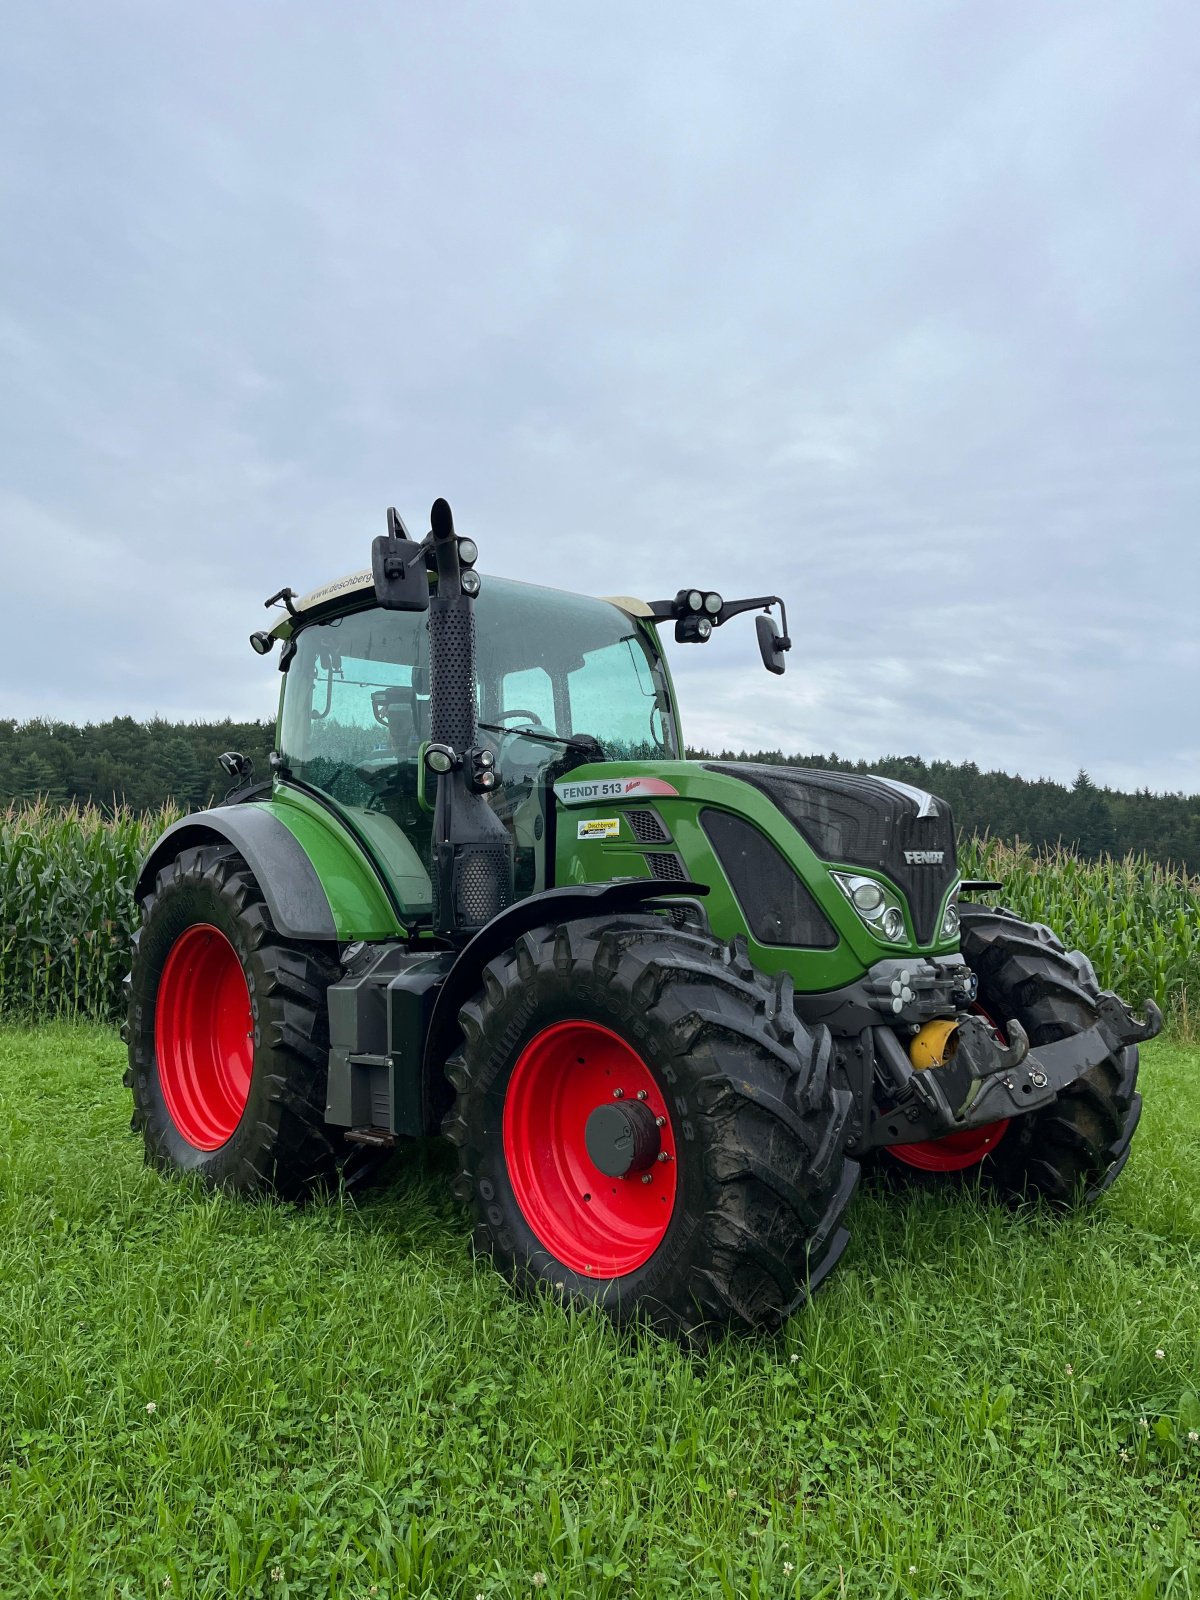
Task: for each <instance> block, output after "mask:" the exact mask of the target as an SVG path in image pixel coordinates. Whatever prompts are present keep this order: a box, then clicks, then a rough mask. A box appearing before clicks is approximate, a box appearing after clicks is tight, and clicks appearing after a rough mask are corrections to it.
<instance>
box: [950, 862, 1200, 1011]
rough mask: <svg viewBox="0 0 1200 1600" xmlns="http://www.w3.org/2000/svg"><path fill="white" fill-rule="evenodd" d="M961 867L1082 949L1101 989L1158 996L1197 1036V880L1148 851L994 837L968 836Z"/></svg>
mask: <svg viewBox="0 0 1200 1600" xmlns="http://www.w3.org/2000/svg"><path fill="white" fill-rule="evenodd" d="M959 866H960V868H961V870H962V875H963V877H964V878H998V879H999V880H1000V881H1001V882H1002V883H1003V885H1004V888H1003V891H1002V892H1001V893H999V894H997V895H996V896H995V900H996V902H997V903H998V904H1001V905H1005V906H1007V907H1008V908H1009V909H1010V910H1012V911H1015V912H1016V913H1017V914H1018V915H1019V916H1022V917H1025V918H1027V920H1028V921H1030V922H1044V923H1046V924H1047V925H1048V926H1049V927H1051V928H1053V929H1054V931H1055V932H1056V933H1057V934H1059V936H1060V937H1061V938H1062V940H1063V942H1064V943H1065V944H1066V945H1067V947H1068V949H1078V950H1082V951H1084V952H1085V954H1086V955H1088V956H1089V957H1090V958H1091V960H1092V963H1093V965H1094V966H1095V968H1096V976H1097V977H1098V978H1099V979H1100V983H1101V986H1102V987H1103V988H1106V989H1115V990H1116V991H1117V992H1118V994H1120V995H1122V996H1123V997H1124V998H1125V999H1126V1000H1128V1001H1129V1002H1130V1003H1131V1004H1132V1005H1133V1006H1134V1007H1135V1009H1136V1008H1137V1007H1138V1005H1139V1004H1140V1002H1141V1001H1142V1000H1143V999H1145V998H1146V997H1147V996H1148V997H1149V998H1151V999H1153V1000H1157V1001H1158V1003H1159V1005H1160V1006H1161V1007H1162V1008H1163V1011H1164V1012H1165V1013H1166V1015H1167V1017H1168V1020H1169V1021H1170V1022H1171V1023H1172V1025H1173V1026H1174V1027H1175V1028H1176V1029H1179V1030H1181V1031H1182V1032H1183V1033H1184V1035H1185V1036H1186V1037H1191V1036H1192V1034H1193V1033H1194V1030H1195V1028H1196V1026H1197V1023H1198V1022H1200V882H1197V881H1194V880H1189V879H1187V878H1186V877H1184V876H1183V875H1182V874H1181V873H1179V872H1177V871H1175V869H1174V868H1172V867H1163V866H1159V865H1158V863H1157V862H1154V861H1150V860H1148V859H1147V858H1146V857H1145V856H1133V855H1130V856H1125V857H1123V858H1121V859H1119V860H1118V859H1116V858H1114V857H1112V856H1105V857H1103V858H1102V859H1101V860H1099V861H1085V860H1083V859H1082V858H1081V857H1079V856H1077V855H1074V854H1072V852H1071V851H1069V850H1063V849H1057V850H1048V851H1045V852H1041V853H1037V854H1035V853H1034V852H1033V851H1031V850H1030V849H1029V847H1028V846H1027V845H1023V844H1015V845H1011V844H1004V843H1002V842H1001V841H1000V840H997V839H972V840H970V841H969V842H966V843H964V844H963V845H962V846H961V847H960V850H959Z"/></svg>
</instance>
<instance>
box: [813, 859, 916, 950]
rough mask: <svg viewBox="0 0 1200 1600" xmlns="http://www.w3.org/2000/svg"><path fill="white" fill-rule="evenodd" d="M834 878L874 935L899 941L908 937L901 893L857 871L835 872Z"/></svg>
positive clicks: (896, 942) (889, 940) (893, 942)
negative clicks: (898, 893)
mask: <svg viewBox="0 0 1200 1600" xmlns="http://www.w3.org/2000/svg"><path fill="white" fill-rule="evenodd" d="M831 876H832V878H833V881H834V882H835V883H836V884H837V886H838V888H839V889H840V890H841V891H842V893H843V894H844V895H845V896H846V899H847V900H849V902H850V904H851V905H852V906H853V907H854V909H855V911H857V912H858V915H859V919H860V920H861V921H862V922H863V923H865V924H866V926H867V927H868V928H869V929H870V930H871V932H872V933H873V934H874V935H875V937H876V938H877V939H886V940H887V941H888V942H889V943H890V944H902V943H903V942H904V941H905V940H906V939H907V937H908V929H907V927H906V926H905V922H904V908H903V907H902V906H901V904H900V897H899V895H897V894H896V893H895V891H894V890H893V889H891V888H890V887H889V886H888V885H887V884H885V883H880V882H879V880H878V878H867V877H864V876H863V874H862V873H860V872H835V873H833V874H831Z"/></svg>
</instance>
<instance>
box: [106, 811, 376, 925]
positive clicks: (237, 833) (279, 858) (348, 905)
mask: <svg viewBox="0 0 1200 1600" xmlns="http://www.w3.org/2000/svg"><path fill="white" fill-rule="evenodd" d="M284 809H285V808H284V807H281V806H277V805H276V804H275V803H273V802H270V801H268V802H266V803H265V804H247V805H232V806H215V807H214V808H213V809H212V810H211V811H199V812H195V813H193V815H192V816H190V817H184V818H183V820H182V821H180V822H176V823H175V824H174V825H173V826H172V827H170V828H168V829H167V831H166V832H165V833H164V834H163V835H162V837H161V838H160V839H159V840H158V843H157V844H156V845H155V846H154V848H153V850H151V852H150V854H149V855H148V856H147V857H146V860H145V861H144V862H143V864H142V868H141V871H140V872H139V874H138V879H137V885H136V888H135V891H134V892H135V894H136V896H137V898H139V899H141V898H142V897H143V896H144V895H146V894H148V893H149V892H150V891H151V890H152V889H153V887H154V882H155V879H156V878H157V876H158V873H159V872H160V871H161V869H162V868H163V867H164V866H165V865H166V863H167V862H168V861H170V860H172V859H173V858H174V857H175V856H177V855H178V854H179V852H180V851H181V850H187V849H190V848H191V847H193V846H195V845H204V844H227V845H230V846H231V847H232V848H233V849H234V850H236V851H237V853H238V854H239V855H240V856H241V857H242V858H243V860H244V861H245V862H246V865H247V866H248V867H249V868H250V870H251V872H252V873H253V874H254V877H255V880H256V881H257V883H258V885H259V887H260V889H261V890H262V893H263V898H264V899H265V900H266V902H267V908H268V910H269V911H270V913H271V920H272V922H273V923H274V925H275V928H276V930H277V931H278V932H279V933H281V934H282V935H283V936H284V938H286V939H305V940H313V941H341V942H346V941H349V940H351V939H361V938H372V937H381V938H382V937H390V936H396V935H402V934H403V932H404V929H403V927H402V926H401V925H400V923H399V922H398V921H397V919H396V916H395V913H394V912H393V911H392V909H391V907H390V906H389V904H388V902H387V899H386V896H385V895H384V892H383V889H382V886H381V885H380V883H379V880H378V878H377V877H376V875H375V873H374V871H373V870H372V868H371V866H370V865H369V863H368V862H366V861H365V860H364V859H363V857H362V855H361V853H360V852H359V851H358V850H357V849H356V848H355V846H354V843H353V841H351V840H349V839H348V838H346V837H344V836H342V834H341V832H340V830H338V829H337V828H336V826H335V825H334V824H333V823H332V820H331V822H330V825H329V826H328V827H321V829H320V838H319V841H318V843H319V846H320V849H319V851H315V850H314V851H313V852H312V853H311V854H310V851H309V850H308V849H306V848H305V845H304V844H302V843H301V841H300V839H299V838H298V837H297V835H296V832H295V831H293V829H292V828H290V827H288V826H287V825H286V824H285V822H284V821H283V820H282V817H281V816H280V815H279V812H281V811H283V810H284ZM287 809H289V812H290V810H294V809H295V808H287ZM314 855H316V856H317V857H318V860H317V862H314V860H313V856H314ZM327 885H329V886H331V887H332V890H333V892H332V893H331V892H330V888H327Z"/></svg>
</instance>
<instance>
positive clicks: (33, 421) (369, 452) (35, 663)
mask: <svg viewBox="0 0 1200 1600" xmlns="http://www.w3.org/2000/svg"><path fill="white" fill-rule="evenodd" d="M1198 173H1200V11H1198V10H1197V7H1196V5H1195V3H1194V0H1179V3H1165V4H1159V3H1154V0H1129V3H1117V0H1106V3H1104V4H1102V5H1097V4H1094V3H1088V4H1086V5H1075V4H1070V3H1063V0H1059V3H1055V4H1053V5H1048V4H1046V3H1045V0H1004V3H1002V4H1001V3H995V4H989V3H978V0H972V3H963V4H939V3H936V0H930V3H921V0H908V3H902V4H868V3H866V0H858V3H854V0H837V3H835V0H827V3H825V4H820V5H814V4H798V3H794V0H793V3H789V4H784V3H782V0H780V3H776V4H773V5H770V6H756V5H749V4H746V3H744V0H743V3H742V4H740V5H738V6H730V5H728V4H717V3H712V0H689V4H687V5H682V4H672V5H658V6H655V5H646V4H644V3H638V4H625V3H614V0H604V3H603V4H599V3H595V4H593V3H583V0H573V3H571V4H563V3H562V0H544V3H531V4H501V3H499V0H491V3H488V4H481V5H477V6H470V5H461V4H454V3H442V4H440V5H437V6H418V5H416V4H414V3H411V0H409V3H405V0H393V3H391V4H387V5H383V4H381V5H375V6H373V5H368V4H356V3H353V0H350V3H337V4H334V3H333V0H327V3H325V4H316V3H282V0H277V3H269V0H236V3H223V0H204V3H203V4H202V5H184V4H182V3H169V0H168V3H164V0H154V3H145V4H124V3H119V0H105V4H103V5H97V4H94V3H91V0H89V3H86V4H84V3H80V4H75V5H63V4H56V3H53V0H38V3H36V4H34V3H25V4H14V5H10V6H9V7H7V8H6V12H5V27H4V41H3V47H2V49H0V555H2V557H3V566H2V569H0V573H2V576H0V585H2V591H0V592H2V595H3V599H4V602H5V604H4V608H3V611H4V627H5V642H6V649H5V659H6V671H5V673H4V684H3V688H2V689H0V715H8V716H17V717H28V716H34V715H41V714H45V715H50V716H54V717H62V718H67V719H71V720H76V721H82V720H86V719H88V718H99V717H107V716H111V715H113V714H116V713H125V712H128V713H132V714H134V715H137V716H142V715H147V714H150V713H153V712H159V713H161V714H162V715H164V716H167V717H210V716H218V715H224V714H226V713H229V714H232V715H235V716H246V715H271V714H273V706H274V699H275V695H276V693H277V687H278V678H277V674H276V672H275V670H274V665H273V663H272V662H262V661H260V660H259V659H258V658H257V657H256V656H254V655H253V654H252V653H251V651H250V649H249V647H248V645H247V643H246V638H247V635H248V633H249V632H250V630H251V629H252V628H256V627H260V626H262V625H263V623H264V618H265V615H266V614H265V613H264V611H263V609H262V601H263V599H264V598H265V597H266V595H267V594H269V593H270V592H271V591H272V590H274V589H277V588H278V587H279V586H280V585H282V584H284V583H290V584H291V585H293V586H294V587H295V588H296V589H298V590H304V589H308V588H311V587H314V586H315V585H316V584H317V583H319V582H322V581H324V580H326V579H328V578H331V577H334V576H336V575H338V574H339V573H341V572H344V571H348V570H353V569H355V568H358V567H361V566H364V565H366V564H368V561H369V541H370V539H371V538H372V537H373V536H374V535H375V534H376V533H379V532H382V531H383V525H384V524H383V519H384V510H385V507H386V506H387V505H389V504H393V503H394V504H395V505H397V506H398V507H399V508H400V510H401V511H402V513H403V514H404V515H405V516H406V518H408V520H409V522H410V525H412V526H414V528H416V529H417V530H419V531H423V530H424V528H425V527H426V526H427V516H428V507H429V504H430V501H431V500H432V499H433V498H434V497H435V496H436V495H439V494H444V495H446V496H447V497H448V498H449V499H450V501H451V503H452V504H453V506H454V508H455V514H456V519H457V522H458V526H459V530H460V532H467V533H470V534H472V535H473V536H475V537H476V538H477V539H478V541H479V544H480V546H481V550H482V556H481V563H480V564H481V567H482V569H483V570H484V571H485V572H486V571H489V570H490V571H494V572H498V573H503V574H506V575H509V576H513V577H527V578H530V579H535V580H537V581H541V582H545V583H550V584H555V585H559V586H564V587H571V588H578V589H581V590H583V591H585V592H591V593H624V594H642V595H649V596H659V595H665V594H669V593H674V591H675V590H676V589H677V588H678V587H680V586H681V585H684V584H692V583H700V584H702V585H714V586H719V587H723V588H724V591H725V592H726V593H727V594H730V593H736V592H743V593H747V592H748V593H759V592H762V591H763V590H764V589H778V590H779V591H780V592H781V593H782V594H783V595H784V596H785V598H786V599H787V601H788V604H789V620H790V623H791V631H792V635H793V638H794V640H795V645H794V648H793V650H792V653H791V657H790V661H789V670H788V673H787V675H786V677H784V678H782V679H780V678H772V677H768V675H767V674H766V673H764V672H763V671H762V668H761V666H760V665H759V663H758V656H757V650H756V647H755V642H754V630H753V626H752V623H751V622H750V621H748V620H743V621H742V622H741V623H733V624H731V625H730V626H729V627H728V628H726V629H725V630H723V632H722V634H721V635H720V636H718V638H717V639H715V640H714V642H713V644H712V645H711V646H707V647H703V648H695V647H693V648H680V649H675V650H674V655H673V663H674V666H675V668H676V671H677V682H678V685H679V688H680V692H681V698H682V701H683V707H684V728H685V732H686V734H687V736H688V738H689V740H690V741H691V742H705V743H708V744H719V745H733V746H735V747H738V746H741V745H743V744H746V745H749V746H751V747H761V746H764V745H770V746H775V745H779V746H782V747H783V748H784V749H785V750H803V751H814V750H819V751H829V750H831V749H836V751H837V752H838V753H839V754H841V755H848V756H851V757H860V756H863V757H872V756H880V755H884V754H888V753H896V754H905V753H919V754H923V755H925V756H927V757H945V758H949V759H952V760H962V759H965V758H969V759H972V760H974V761H976V762H978V763H979V764H980V765H981V766H985V767H990V766H999V767H1002V768H1005V769H1007V770H1009V771H1017V772H1021V773H1024V774H1026V775H1029V776H1036V775H1038V774H1045V775H1049V776H1054V777H1058V778H1062V779H1068V780H1069V779H1070V778H1072V777H1073V776H1074V774H1075V772H1076V770H1077V769H1078V768H1079V767H1080V766H1084V767H1086V768H1087V769H1088V770H1089V771H1090V772H1091V773H1092V775H1093V777H1094V778H1096V779H1097V781H1100V782H1106V783H1109V784H1112V785H1116V786H1120V787H1133V786H1142V785H1147V784H1148V785H1149V786H1151V787H1152V788H1156V789H1173V790H1174V789H1185V790H1188V791H1189V792H1191V791H1200V643H1198V631H1197V621H1196V618H1197V609H1198V607H1200V583H1198V577H1200V554H1198V546H1197V538H1198V534H1200V518H1198V515H1197V513H1198V510H1200V404H1198V400H1197V393H1198V390H1197V384H1198V374H1200V292H1198V291H1200V200H1198V194H1197V185H1198V181H1200V180H1198Z"/></svg>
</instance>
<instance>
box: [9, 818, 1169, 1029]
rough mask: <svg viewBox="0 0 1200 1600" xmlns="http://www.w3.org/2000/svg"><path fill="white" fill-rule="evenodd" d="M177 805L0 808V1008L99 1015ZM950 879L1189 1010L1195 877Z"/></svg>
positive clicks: (1143, 865) (1121, 985)
mask: <svg viewBox="0 0 1200 1600" xmlns="http://www.w3.org/2000/svg"><path fill="white" fill-rule="evenodd" d="M177 815H178V813H177V812H176V811H175V810H174V809H172V808H167V809H165V810H163V811H159V812H152V813H143V814H136V813H134V812H131V811H125V810H121V811H117V812H116V813H115V814H105V813H102V812H101V811H99V810H97V809H96V808H94V807H90V806H89V807H86V808H84V809H74V810H71V809H65V810H64V809H62V808H60V807H57V806H54V805H49V804H47V803H45V802H38V803H37V804H33V805H28V806H25V807H20V808H16V807H13V808H10V809H9V810H7V811H0V1013H8V1014H10V1015H13V1014H15V1015H28V1016H42V1017H94V1018H98V1019H111V1018H114V1017H117V1016H119V1015H120V1013H121V1011H122V1009H123V1003H122V997H121V980H122V978H123V977H124V975H125V972H126V969H127V966H128V956H129V941H130V938H131V936H132V934H133V930H134V928H135V926H136V925H137V913H136V907H135V905H134V900H133V885H134V881H135V879H136V876H137V869H138V865H139V863H140V862H141V860H142V859H143V857H144V856H145V855H146V853H147V851H148V850H149V849H150V847H151V845H152V844H153V843H154V841H155V839H156V838H157V837H158V835H159V834H160V833H161V832H162V830H163V829H164V828H165V827H167V825H168V824H169V823H171V822H173V821H174V820H175V818H176V816H177ZM961 865H962V871H963V876H964V877H977V878H999V879H1001V880H1002V882H1003V884H1004V889H1003V892H1002V893H1001V894H999V895H997V896H996V897H995V898H996V899H997V900H998V901H1000V902H1001V903H1002V904H1004V905H1007V906H1010V907H1011V908H1012V910H1014V911H1016V912H1017V913H1018V914H1019V915H1021V916H1023V917H1027V918H1029V919H1030V920H1031V921H1034V922H1044V923H1046V924H1048V925H1049V926H1050V927H1051V928H1053V929H1054V930H1055V931H1056V932H1057V933H1059V934H1060V935H1061V936H1062V938H1063V939H1064V941H1065V942H1066V944H1067V945H1068V946H1074V947H1078V948H1079V949H1081V950H1083V951H1085V952H1086V953H1087V955H1089V956H1090V957H1091V959H1092V961H1093V962H1094V963H1095V967H1096V972H1097V975H1098V976H1099V979H1100V982H1101V983H1102V984H1103V985H1104V986H1105V987H1106V988H1114V989H1116V990H1117V991H1118V992H1119V993H1121V994H1123V995H1125V997H1126V998H1127V999H1129V1000H1130V1001H1132V1002H1134V1003H1137V1002H1139V1001H1140V1000H1142V999H1143V998H1145V997H1146V996H1150V997H1152V998H1153V999H1155V1000H1157V1001H1158V1003H1159V1005H1161V1006H1162V1007H1163V1009H1164V1010H1165V1011H1166V1012H1167V1014H1168V1016H1169V1017H1170V1018H1171V1020H1172V1022H1173V1024H1174V1025H1175V1027H1176V1028H1181V1029H1183V1030H1184V1031H1185V1032H1190V1031H1191V1030H1192V1029H1194V1027H1195V1023H1196V1019H1197V1017H1200V885H1197V883H1196V882H1195V881H1193V880H1190V879H1188V878H1187V877H1186V876H1185V875H1184V874H1182V873H1179V872H1176V871H1175V870H1173V869H1172V868H1170V867H1162V866H1158V865H1156V864H1155V863H1154V862H1152V861H1150V860H1148V859H1147V858H1146V857H1144V856H1126V857H1124V858H1123V859H1115V858H1109V857H1106V858H1104V859H1102V860H1100V861H1085V860H1082V859H1081V858H1080V857H1078V856H1075V855H1072V854H1071V852H1070V851H1067V850H1062V849H1058V850H1051V851H1045V852H1042V853H1037V854H1035V853H1034V852H1033V851H1031V850H1030V849H1029V848H1028V846H1026V845H1022V844H1016V845H1010V844H1004V843H1002V842H1001V841H1000V840H997V839H972V840H969V841H966V842H965V843H964V844H963V846H962V849H961Z"/></svg>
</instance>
